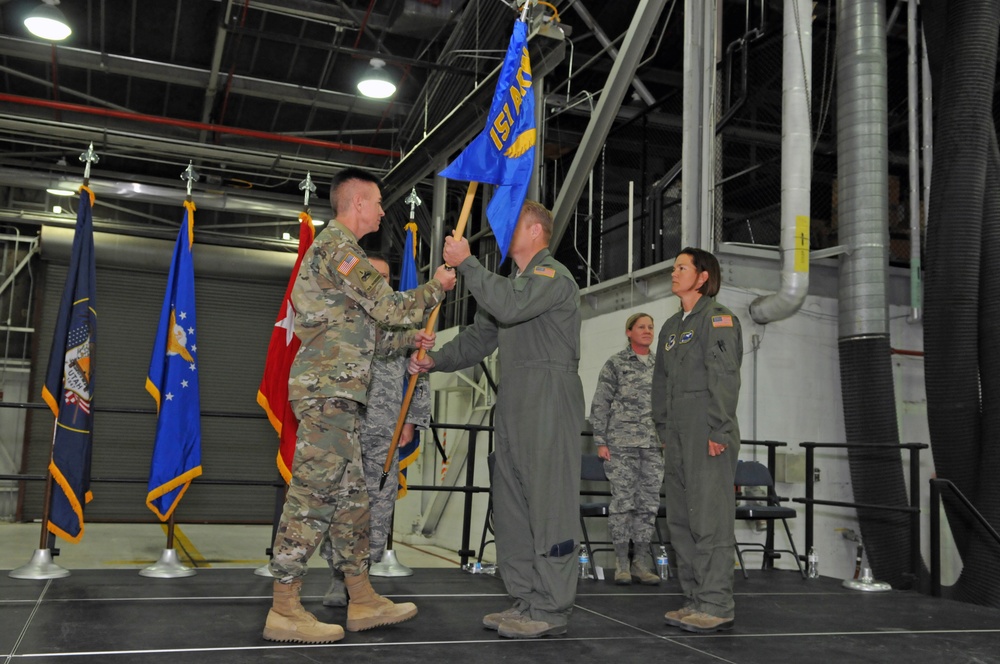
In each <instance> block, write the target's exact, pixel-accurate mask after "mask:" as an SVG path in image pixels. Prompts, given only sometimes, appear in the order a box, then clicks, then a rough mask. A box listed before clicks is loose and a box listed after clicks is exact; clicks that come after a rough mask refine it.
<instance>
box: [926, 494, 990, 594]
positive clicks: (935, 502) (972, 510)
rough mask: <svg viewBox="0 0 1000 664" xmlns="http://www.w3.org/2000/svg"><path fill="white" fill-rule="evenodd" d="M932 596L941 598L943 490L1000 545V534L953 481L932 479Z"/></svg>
mask: <svg viewBox="0 0 1000 664" xmlns="http://www.w3.org/2000/svg"><path fill="white" fill-rule="evenodd" d="M930 484H931V504H930V510H931V595H932V596H933V597H940V596H941V489H942V488H945V489H951V492H952V494H953V495H954V496H955V497H956V498H958V500H959V502H960V503H962V505H963V506H964V507H965V508H966V509H967V510H968V511H969V514H971V515H972V517H973V518H974V519H975V520H976V521H978V522H979V525H980V526H982V527H983V530H985V531H986V533H987V534H989V536H990V537H992V538H993V541H994V542H996V543H997V544H1000V534H998V533H997V531H996V529H994V528H993V526H991V525H990V522H989V521H987V520H986V517H984V516H983V515H982V514H981V513H980V512H979V510H977V509H976V506H975V505H973V504H972V501H970V500H969V499H968V498H966V497H965V494H964V493H962V492H961V490H960V489H959V488H958V487H957V486H955V483H954V482H952V481H951V480H945V479H941V478H935V477H932V478H931V481H930Z"/></svg>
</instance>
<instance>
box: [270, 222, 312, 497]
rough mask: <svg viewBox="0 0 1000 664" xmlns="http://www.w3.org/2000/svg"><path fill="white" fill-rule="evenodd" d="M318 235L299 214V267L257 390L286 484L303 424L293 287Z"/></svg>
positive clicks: (283, 303)
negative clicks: (292, 389) (292, 384)
mask: <svg viewBox="0 0 1000 664" xmlns="http://www.w3.org/2000/svg"><path fill="white" fill-rule="evenodd" d="M315 236H316V230H315V229H314V227H313V223H312V217H310V216H309V213H308V212H303V213H302V214H300V215H299V256H298V258H296V259H295V267H294V268H292V275H291V276H290V277H289V278H288V287H287V288H285V297H284V298H283V299H282V300H281V309H280V310H279V311H278V318H277V321H276V322H275V323H274V329H273V330H272V331H271V343H270V344H268V346H267V360H266V361H265V363H264V377H263V378H262V379H261V381H260V387H259V388H258V390H257V403H259V404H260V407H261V408H263V409H264V412H266V413H267V419H269V420H270V421H271V426H273V427H274V430H275V431H277V432H278V439H279V441H280V442H279V444H278V458H277V464H278V472H280V473H281V476H282V477H283V478H285V482H291V481H292V458H293V457H294V456H295V435H296V433H297V432H298V429H299V421H298V420H297V419H296V418H295V413H294V412H292V406H291V404H290V403H289V402H288V371H289V369H291V367H292V361H293V360H295V354H296V353H297V352H299V346H300V345H301V342H300V341H299V338H298V337H296V336H295V331H294V322H295V309H294V308H293V307H292V301H291V295H292V286H293V285H294V284H295V276H296V275H297V274H298V273H299V265H301V264H302V257H303V256H304V255H305V253H306V249H308V248H309V245H311V244H312V241H313V238H314V237H315Z"/></svg>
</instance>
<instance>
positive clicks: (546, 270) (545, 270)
mask: <svg viewBox="0 0 1000 664" xmlns="http://www.w3.org/2000/svg"><path fill="white" fill-rule="evenodd" d="M534 274H537V275H540V276H543V277H548V278H549V279H552V278H553V277H555V276H556V271H555V270H553V269H552V268H551V267H545V266H544V265H536V266H535V271H534Z"/></svg>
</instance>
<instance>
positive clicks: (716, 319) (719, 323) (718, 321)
mask: <svg viewBox="0 0 1000 664" xmlns="http://www.w3.org/2000/svg"><path fill="white" fill-rule="evenodd" d="M732 326H733V317H732V316H712V327H732Z"/></svg>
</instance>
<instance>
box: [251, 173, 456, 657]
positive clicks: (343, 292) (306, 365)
mask: <svg viewBox="0 0 1000 664" xmlns="http://www.w3.org/2000/svg"><path fill="white" fill-rule="evenodd" d="M330 203H331V205H332V206H333V209H334V212H335V214H336V218H335V219H333V220H331V221H330V223H329V224H328V225H327V227H326V228H325V229H324V230H323V231H322V232H321V233H320V234H319V235H317V236H316V239H315V240H314V241H313V244H312V246H310V248H309V250H308V252H307V253H306V255H305V257H304V258H303V260H302V265H301V266H300V268H299V273H298V278H297V280H296V283H295V285H294V286H293V287H292V305H293V307H294V308H295V312H296V314H295V335H296V336H297V337H298V338H299V339H300V341H301V342H302V346H301V347H300V348H299V352H298V353H297V354H296V356H295V361H294V362H293V363H292V368H291V370H290V372H289V380H288V398H289V400H290V401H291V402H293V404H294V410H295V415H296V417H298V419H299V429H298V441H297V443H296V449H295V457H294V460H293V462H292V481H291V482H290V484H289V487H288V493H287V495H286V497H285V506H284V510H283V512H282V515H281V521H280V523H279V525H278V532H277V534H276V536H275V540H274V546H273V554H272V558H271V564H270V570H271V574H272V575H273V576H274V578H275V581H274V600H273V605H272V608H271V610H270V611H269V612H268V614H267V621H266V623H265V626H264V633H263V636H264V638H265V639H268V640H270V641H294V642H298V643H329V642H332V641H338V640H340V639H342V638H343V636H344V631H343V629H342V628H341V627H340V626H339V625H331V624H326V623H321V622H319V621H318V620H316V618H315V616H313V615H312V614H311V613H308V612H307V611H306V610H305V609H303V608H302V604H301V601H300V599H299V592H300V589H301V587H302V577H303V576H305V574H306V572H307V564H308V561H309V558H310V557H312V554H313V553H314V552H315V551H316V548H317V547H318V546H319V545H320V542H321V541H322V539H323V537H325V536H327V534H329V537H330V540H331V542H332V545H333V548H334V550H335V552H336V553H337V555H338V558H339V560H340V562H339V569H340V570H341V571H343V572H344V574H345V577H346V579H345V581H346V585H347V590H348V595H349V597H350V601H349V603H348V606H347V629H348V630H349V631H360V630H365V629H371V628H373V627H378V626H380V625H389V624H394V623H398V622H402V621H404V620H409V619H410V618H412V617H413V616H415V615H416V614H417V607H416V606H414V605H413V604H412V603H409V602H407V603H405V604H398V605H397V604H394V603H393V602H391V601H390V600H388V599H386V598H384V597H380V596H379V595H377V594H375V591H374V590H373V589H372V587H371V584H370V583H369V581H368V570H367V558H368V536H369V524H368V519H369V512H368V509H369V508H368V494H367V490H366V487H365V479H364V473H363V470H362V466H361V447H360V444H359V442H358V428H359V426H360V409H361V407H362V406H363V405H364V404H365V403H366V400H367V391H368V383H369V372H370V368H371V361H372V356H373V354H374V352H375V342H376V335H377V332H376V330H377V328H378V327H380V326H381V327H392V326H397V327H400V326H410V325H416V324H419V323H420V322H421V321H422V320H423V318H424V315H425V312H426V311H427V310H429V309H431V308H433V307H434V306H435V305H436V304H437V303H438V302H440V301H441V300H442V299H444V293H445V291H448V290H451V289H452V288H454V286H455V276H454V274H452V273H451V272H450V271H448V270H446V269H444V268H443V267H442V268H441V269H439V270H438V271H437V272H436V273H435V275H434V279H432V280H430V281H428V282H427V283H426V284H424V285H423V286H421V287H420V288H416V289H414V290H411V291H407V292H405V293H397V292H394V291H393V290H392V289H391V288H390V287H389V285H388V284H386V282H385V280H384V279H383V278H382V275H380V274H379V273H378V271H376V270H375V268H374V267H372V265H371V263H369V262H368V259H367V257H366V255H365V252H364V250H363V249H362V248H361V246H360V245H359V244H358V242H359V240H360V239H361V238H362V237H364V236H365V235H367V234H368V233H373V232H375V231H377V230H378V228H379V223H380V221H381V219H382V216H383V215H384V214H385V213H384V212H383V211H382V193H381V182H380V181H379V179H378V178H377V177H375V176H374V175H372V174H371V173H368V172H367V171H364V170H361V169H358V168H346V169H344V170H343V171H341V172H340V173H338V174H337V175H336V176H335V177H334V178H333V182H332V183H331V185H330ZM428 339H430V340H431V343H432V342H433V338H432V337H428V335H425V334H424V333H423V331H417V332H415V333H413V334H412V335H410V334H405V335H398V336H397V337H396V338H395V341H396V342H398V343H399V344H400V346H411V347H412V346H416V347H421V346H424V345H426V343H427V341H428Z"/></svg>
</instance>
